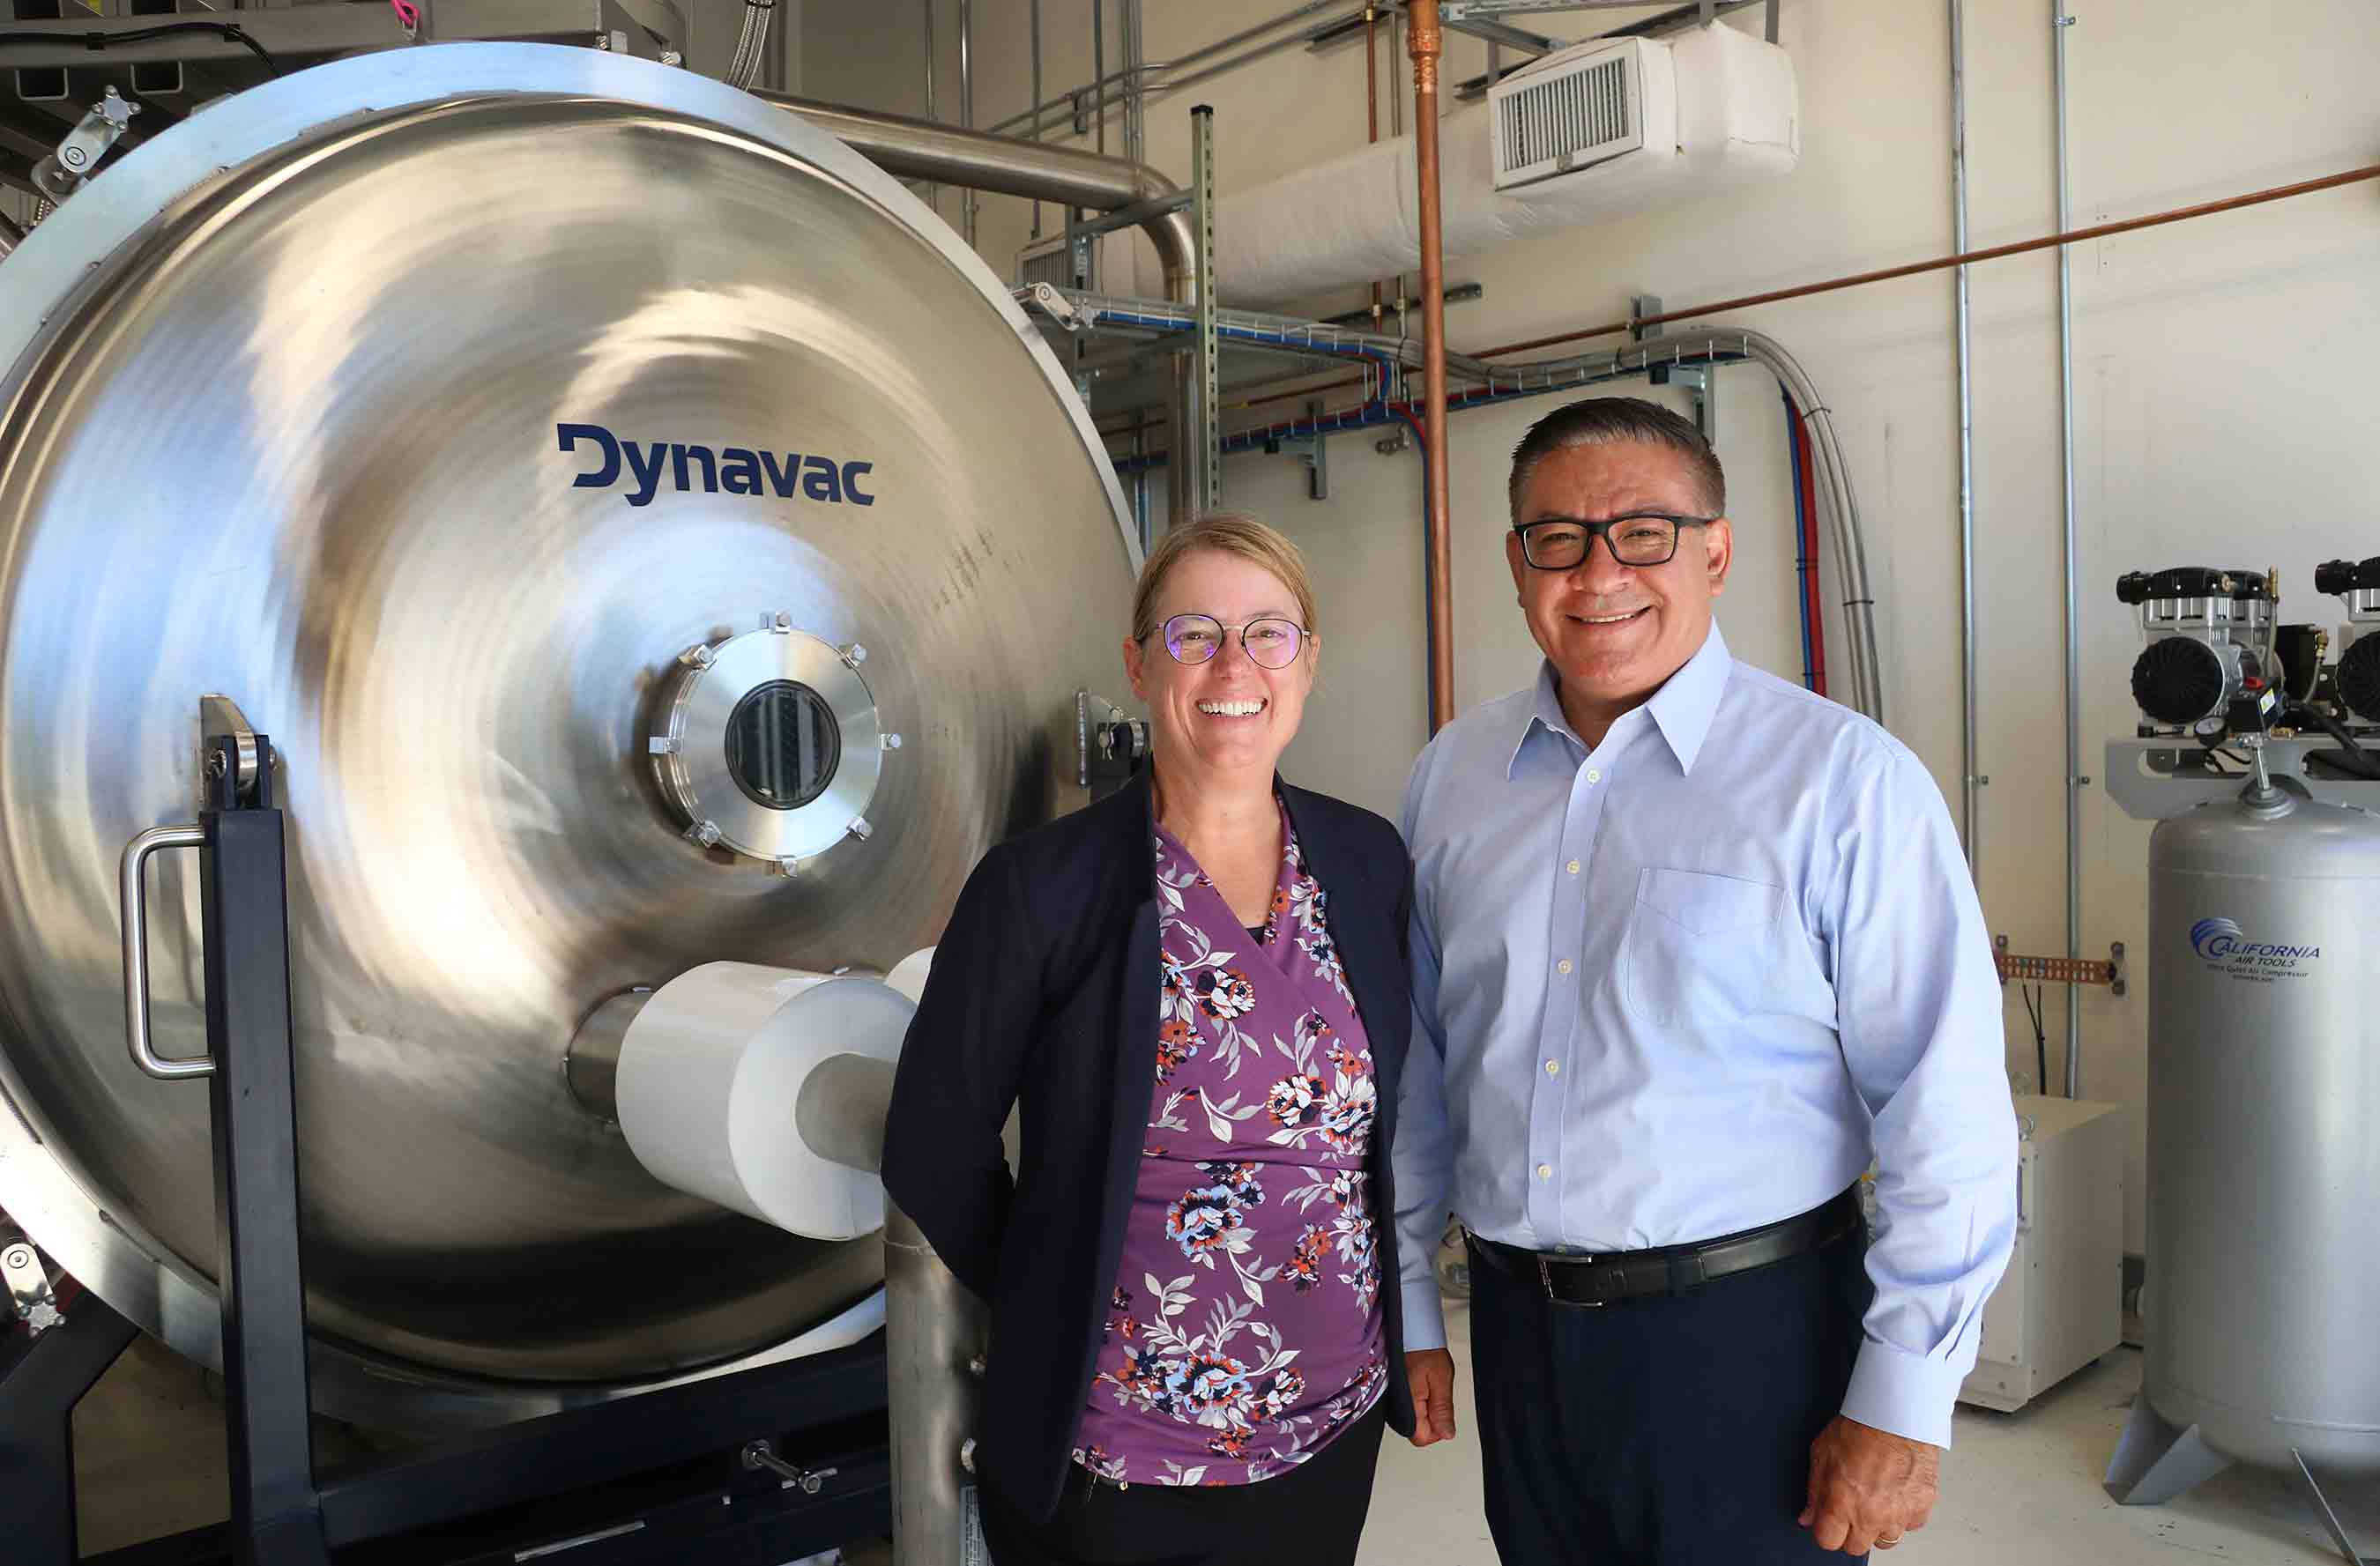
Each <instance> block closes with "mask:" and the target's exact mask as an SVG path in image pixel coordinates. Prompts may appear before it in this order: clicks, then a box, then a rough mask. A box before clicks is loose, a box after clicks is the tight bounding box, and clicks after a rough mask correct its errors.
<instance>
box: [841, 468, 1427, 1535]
mask: <svg viewBox="0 0 2380 1566" xmlns="http://www.w3.org/2000/svg"><path fill="white" fill-rule="evenodd" d="M1132 631H1133V634H1132V636H1131V637H1129V638H1128V639H1127V640H1126V641H1125V642H1124V644H1123V659H1124V667H1125V671H1126V673H1127V674H1129V675H1130V676H1131V679H1132V687H1133V691H1134V693H1135V695H1137V696H1139V697H1140V698H1142V699H1143V700H1145V701H1147V703H1148V707H1149V711H1150V714H1151V722H1150V739H1151V743H1150V766H1149V771H1148V774H1147V783H1146V784H1145V786H1141V787H1135V788H1129V789H1126V790H1124V791H1123V792H1121V793H1119V794H1118V795H1114V796H1113V797H1112V798H1111V799H1108V800H1106V801H1103V802H1102V803H1100V804H1099V805H1097V806H1094V807H1091V808H1090V809H1087V810H1085V811H1083V812H1081V813H1080V814H1078V815H1076V816H1074V817H1071V818H1068V819H1065V820H1062V821H1059V822H1056V823H1054V824H1052V825H1050V826H1048V827H1044V828H1042V829H1040V830H1038V831H1037V832H1032V833H1029V834H1027V835H1026V837H1023V838H1020V839H1018V840H1016V841H1015V842H1014V843H1011V844H1003V845H1002V847H1001V848H998V849H995V850H993V851H992V853H991V854H990V856H987V857H986V858H985V860H984V861H983V863H982V864H981V865H979V866H977V869H976V872H975V875H974V876H973V878H972V879H971V880H969V882H968V885H967V890H966V892H965V893H964V894H962V896H961V898H960V901H959V907H958V910H957V912H956V913H954V914H953V916H952V919H951V926H950V929H949V930H948V932H947V933H945V934H944V936H943V938H942V943H941V947H940V948H939V949H938V953H937V956H936V958H935V962H934V967H933V971H932V975H931V977H930V978H929V981H928V984H927V988H926V991H925V994H924V997H923V999H922V1001H921V1002H920V1004H919V1007H918V1011H917V1020H916V1023H915V1025H914V1026H912V1028H911V1030H910V1034H909V1039H908V1043H907V1044H906V1046H905V1050H904V1052H903V1056H902V1063H901V1069H900V1076H899V1080H898V1083H897V1085H896V1087H895V1090H894V1094H893V1104H892V1118H891V1124H890V1126H889V1128H888V1130H887V1133H886V1137H885V1147H884V1179H885V1184H886V1188H887V1189H888V1190H889V1191H890V1192H891V1193H892V1196H893V1198H894V1199H895V1200H896V1201H898V1202H899V1203H900V1204H901V1206H902V1208H903V1209H904V1210H905V1211H906V1212H908V1213H909V1214H910V1215H911V1216H912V1217H913V1218H915V1219H916V1220H917V1223H918V1226H919V1227H920V1228H921V1229H923V1230H924V1231H925V1232H926V1235H927V1237H928V1238H929V1240H931V1241H932V1242H933V1244H934V1247H935V1249H936V1250H937V1251H938V1252H939V1253H940V1254H941V1256H943V1257H944V1258H945V1259H946V1260H948V1261H949V1262H950V1264H951V1268H952V1270H953V1272H955V1273H957V1274H958V1276H959V1278H960V1279H961V1281H964V1282H965V1283H966V1284H967V1285H968V1286H969V1287H971V1288H974V1289H976V1290H977V1292H978V1293H982V1294H984V1295H985V1297H987V1298H988V1299H990V1300H991V1301H992V1302H993V1307H992V1311H993V1318H992V1341H993V1342H994V1343H995V1345H996V1347H995V1350H994V1353H993V1354H992V1357H991V1362H990V1371H989V1378H988V1380H987V1384H986V1402H985V1409H986V1427H985V1431H984V1435H983V1437H982V1438H981V1442H980V1445H979V1447H978V1449H977V1450H978V1451H979V1452H980V1453H983V1454H984V1462H985V1463H986V1467H985V1480H986V1484H985V1489H984V1497H985V1506H984V1528H985V1534H986V1536H987V1539H988V1541H989V1542H990V1546H991V1554H992V1557H993V1559H995V1560H998V1561H1000V1562H1001V1566H1036V1563H1039V1562H1054V1561H1065V1562H1069V1563H1088V1562H1098V1561H1111V1560H1147V1559H1148V1558H1149V1551H1150V1550H1151V1548H1155V1547H1157V1546H1160V1545H1161V1546H1162V1547H1163V1548H1164V1551H1165V1553H1166V1558H1167V1559H1168V1560H1180V1561H1183V1562H1184V1563H1185V1566H1190V1563H1212V1566H1222V1563H1223V1562H1227V1561H1228V1562H1232V1563H1233V1566H1257V1563H1262V1562H1270V1561H1279V1562H1282V1563H1284V1566H1286V1563H1289V1562H1296V1563H1297V1566H1324V1563H1328V1562H1351V1561H1353V1560H1354V1551H1355V1540H1356V1537H1357V1536H1358V1535H1359V1534H1360V1533H1361V1532H1362V1529H1363V1523H1364V1516H1365V1511H1366V1507H1367V1506H1368V1504H1369V1499H1370V1494H1371V1478H1372V1468H1373V1463H1374V1461H1375V1459H1376V1457H1377V1454H1378V1446H1379V1440H1380V1432H1381V1429H1382V1426H1383V1425H1384V1424H1385V1425H1387V1426H1392V1427H1394V1428H1395V1429H1397V1430H1398V1431H1400V1432H1401V1433H1409V1432H1410V1431H1411V1429H1412V1403H1411V1400H1410V1398H1409V1397H1408V1396H1407V1395H1406V1389H1405V1383H1404V1378H1403V1375H1402V1374H1399V1373H1398V1372H1399V1371H1401V1369H1402V1367H1403V1364H1404V1356H1403V1327H1402V1301H1401V1300H1400V1299H1399V1297H1398V1293H1397V1291H1396V1289H1395V1288H1394V1287H1393V1286H1392V1285H1393V1281H1394V1279H1395V1278H1396V1276H1397V1260H1396V1254H1395V1237H1394V1235H1393V1233H1392V1232H1391V1231H1392V1226H1391V1225H1390V1224H1389V1223H1388V1222H1386V1221H1384V1220H1381V1219H1380V1216H1379V1215H1381V1214H1383V1213H1384V1212H1387V1211H1392V1210H1393V1209H1394V1195H1393V1192H1392V1191H1391V1190H1390V1171H1389V1163H1388V1155H1389V1147H1390V1139H1391V1135H1392V1131H1393V1125H1394V1121H1395V1104H1396V1084H1397V1078H1398V1074H1399V1071H1400V1069H1401V1067H1402V1065H1403V1055H1404V1046H1405V1040H1406V1036H1407V1032H1408V1030H1409V1026H1410V1018H1411V1004H1410V1002H1409V1000H1408V998H1407V989H1406V981H1405V957H1406V944H1405V931H1406V929H1407V927H1408V921H1409V917H1410V908H1411V870H1410V866H1409V863H1408V861H1407V860H1406V857H1405V854H1404V849H1403V844H1401V843H1400V842H1399V841H1398V838H1397V835H1396V832H1395V830H1394V829H1393V828H1391V827H1390V825H1389V823H1388V822H1386V821H1384V820H1382V819H1379V818H1378V817H1377V816H1374V815H1371V814H1370V813H1369V812H1366V811H1364V810H1359V809H1357V808H1355V807H1353V806H1349V805H1345V804H1342V803H1341V802H1340V801H1338V800H1335V799H1330V798H1326V797H1324V796H1323V795H1316V794H1309V793H1307V792H1306V791H1305V790H1303V789H1299V788H1294V787H1292V786H1291V785H1289V784H1288V783H1283V782H1282V781H1281V779H1280V777H1279V776H1278V774H1277V773H1276V771H1275V770H1274V769H1275V768H1276V767H1277V765H1278V764H1279V762H1280V760H1281V752H1282V750H1283V749H1285V748H1286V747H1288V745H1289V742H1290V740H1291V739H1292V738H1293V736H1294V735H1295V734H1296V733H1297V727H1298V722H1299V720H1300V719H1301V718H1302V717H1303V716H1304V714H1305V701H1306V698H1307V697H1308V696H1310V695H1311V694H1312V692H1313V689H1314V673H1315V666H1316V662H1317V661H1318V659H1319V657H1320V655H1321V645H1322V644H1321V638H1320V637H1319V636H1318V635H1317V632H1316V625H1315V607H1314V592H1313V588H1312V586H1311V584H1310V583H1309V582H1308V581H1307V579H1306V575H1305V564H1304V563H1303V562H1302V561H1301V560H1300V559H1299V558H1298V553H1297V550H1296V547H1295V546H1294V545H1293V544H1292V543H1290V541H1289V540H1287V539H1285V538H1283V537H1281V534H1279V533H1278V532H1276V531H1274V530H1273V529H1272V528H1269V527H1266V526H1265V525H1264V524H1263V523H1261V522H1259V521H1257V520H1256V519H1255V518H1253V517H1250V516H1238V515H1219V516H1205V517H1201V518H1199V519H1198V520H1196V521H1194V522H1192V523H1189V524H1187V525H1186V526H1184V527H1182V528H1176V529H1175V530H1174V531H1173V532H1172V533H1170V534H1168V535H1167V537H1166V538H1165V540H1163V542H1161V543H1160V545H1159V546H1158V547H1157V549H1156V550H1155V551H1154V552H1151V554H1150V556H1149V558H1148V561H1147V564H1146V565H1145V566H1144V567H1143V569H1142V572H1141V577H1140V585H1139V589H1138V591H1137V592H1136V593H1135V598H1134V603H1133V626H1132ZM1018 1099H1022V1100H1023V1101H1024V1104H1025V1113H1024V1116H1023V1121H1022V1123H1023V1125H1024V1128H1025V1138H1026V1144H1025V1147H1024V1149H1023V1157H1022V1159H1021V1161H1020V1164H1019V1168H1020V1170H1021V1171H1023V1172H1022V1174H1021V1175H1020V1176H1019V1177H1017V1178H1015V1179H1014V1180H1012V1178H1011V1177H1010V1174H1009V1171H1008V1169H1007V1167H1006V1166H1005V1164H1004V1163H1003V1162H1002V1158H1001V1143H1000V1130H1001V1126H1002V1122H1004V1121H1005V1120H1006V1118H1007V1115H1008V1110H1009V1106H1010V1104H1011V1103H1012V1102H1014V1101H1016V1100H1018ZM1086 1235H1087V1236H1089V1237H1090V1238H1091V1240H1092V1241H1093V1242H1094V1243H1093V1244H1083V1243H1082V1241H1083V1238H1084V1237H1085V1236H1086ZM1384 1285H1387V1286H1384ZM1382 1410H1385V1417H1383V1414H1382V1412H1381V1411H1382Z"/></svg>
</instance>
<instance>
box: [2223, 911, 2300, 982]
mask: <svg viewBox="0 0 2380 1566" xmlns="http://www.w3.org/2000/svg"><path fill="white" fill-rule="evenodd" d="M2190 946H2191V950H2192V951H2193V952H2196V953H2198V954H2199V955H2200V956H2201V957H2204V959H2206V961H2208V962H2210V963H2216V964H2220V965H2222V966H2223V967H2225V968H2226V969H2228V970H2229V971H2230V972H2232V973H2234V974H2237V975H2240V976H2242V977H2257V978H2274V977H2284V976H2293V977H2303V976H2304V975H2305V974H2306V973H2307V972H2308V971H2309V969H2308V965H2310V964H2312V963H2313V962H2315V961H2317V960H2318V959H2320V957H2321V956H2322V948H2321V947H2319V946H2291V945H2287V944H2284V943H2282V942H2280V941H2251V940H2249V939H2248V937H2247V932H2246V931H2244V930H2242V929H2240V924H2239V921H2237V920H2236V919H2225V918H2211V919H2201V920H2199V921H2198V922H2197V923H2196V924H2194V925H2192V926H2191V927H2190Z"/></svg>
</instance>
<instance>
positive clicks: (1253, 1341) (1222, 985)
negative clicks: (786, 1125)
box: [1074, 809, 1387, 1485]
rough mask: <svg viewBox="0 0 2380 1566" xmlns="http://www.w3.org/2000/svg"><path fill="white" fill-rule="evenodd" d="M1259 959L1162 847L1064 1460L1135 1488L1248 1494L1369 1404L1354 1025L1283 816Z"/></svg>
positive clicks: (1361, 1134) (1369, 1274)
mask: <svg viewBox="0 0 2380 1566" xmlns="http://www.w3.org/2000/svg"><path fill="white" fill-rule="evenodd" d="M1281 842H1282V844H1283V845H1284V849H1283V853H1282V855H1281V879H1280V881H1279V883H1278V884H1277V885H1276V886H1275V888H1274V891H1273V897H1272V909H1271V913H1270V915H1269V917H1268V918H1267V921H1266V924H1265V928H1264V932H1263V937H1264V938H1263V940H1262V941H1251V939H1250V937H1249V933H1248V931H1247V929H1245V928H1244V927H1243V926H1242V925H1241V924H1240V922H1239V920H1238V919H1237V918H1236V917H1233V913H1232V909H1231V904H1228V903H1226V902H1225V901H1224V900H1223V895H1222V893H1221V892H1219V891H1218V890H1216V887H1215V883H1214V882H1213V881H1211V880H1208V878H1207V875H1206V873H1205V872H1204V871H1202V870H1201V869H1199V868H1198V865H1197V862H1196V860H1195V859H1193V858H1192V857H1191V856H1190V851H1189V849H1187V848H1185V847H1184V846H1183V844H1182V843H1181V841H1180V840H1179V839H1177V838H1175V837H1174V836H1173V835H1172V833H1171V832H1167V831H1166V830H1165V829H1164V828H1163V827H1160V828H1158V830H1157V844H1156V849H1157V897H1158V912H1159V915H1160V930H1159V937H1158V939H1159V943H1160V948H1161V951H1162V962H1163V969H1164V973H1163V978H1162V983H1163V985H1164V998H1163V1002H1162V1004H1161V1008H1160V1014H1159V1015H1160V1024H1159V1027H1158V1047H1157V1081H1156V1083H1155V1085H1154V1091H1153V1093H1152V1094H1151V1096H1150V1100H1149V1111H1148V1129H1147V1141H1146V1142H1145V1143H1144V1144H1143V1148H1142V1156H1141V1161H1140V1181H1139V1185H1138V1187H1137V1189H1136V1190H1135V1192H1134V1194H1133V1204H1132V1212H1131V1216H1130V1218H1129V1219H1127V1220H1126V1222H1125V1228H1124V1244H1123V1265H1122V1266H1121V1267H1120V1268H1119V1269H1118V1277H1117V1281H1116V1287H1115V1294H1114V1297H1113V1298H1112V1300H1111V1302H1110V1305H1111V1308H1110V1310H1109V1313H1108V1324H1107V1333H1106V1341H1104V1343H1103V1344H1102V1345H1101V1347H1100V1350H1099V1360H1098V1375H1097V1378H1095V1379H1094V1380H1093V1382H1092V1383H1091V1400H1090V1405H1089V1408H1088V1409H1087V1412H1086V1413H1085V1414H1084V1416H1083V1423H1082V1427H1081V1434H1080V1437H1079V1439H1080V1441H1081V1443H1082V1444H1081V1446H1080V1447H1079V1448H1078V1449H1077V1450H1076V1451H1075V1454H1074V1455H1075V1462H1076V1463H1081V1464H1082V1465H1083V1466H1084V1467H1086V1468H1088V1469H1090V1470H1091V1471H1092V1472H1093V1473H1095V1474H1098V1475H1101V1476H1103V1477H1105V1478H1109V1479H1114V1480H1118V1481H1123V1482H1129V1483H1135V1484H1160V1485H1240V1484H1253V1483H1255V1482H1257V1480H1260V1479H1266V1478H1269V1477H1271V1476H1273V1475H1278V1474H1281V1473H1284V1472H1286V1471H1287V1470H1288V1469H1290V1468H1291V1467H1293V1466H1294V1465H1296V1464H1297V1463H1304V1462H1305V1460H1306V1459H1308V1458H1310V1457H1312V1456H1313V1455H1314V1454H1315V1453H1316V1452H1318V1451H1320V1450H1321V1449H1322V1448H1323V1447H1325V1446H1327V1445H1328V1444H1329V1443H1330V1440H1331V1439H1332V1438H1333V1437H1334V1436H1336V1435H1337V1434H1338V1432H1339V1431H1340V1430H1341V1429H1342V1427H1343V1426H1346V1425H1347V1424H1348V1423H1349V1422H1350V1421H1352V1420H1354V1419H1355V1418H1357V1417H1358V1416H1360V1415H1362V1414H1365V1413H1366V1412H1367V1411H1368V1410H1369V1409H1370V1408H1371V1406H1372V1405H1373V1403H1374V1402H1377V1401H1378V1398H1379V1395H1380V1393H1381V1391H1382V1390H1383V1389H1384V1387H1385V1386H1386V1384H1387V1368H1386V1366H1385V1364H1384V1351H1383V1347H1382V1336H1381V1325H1380V1303H1379V1297H1380V1269H1379V1258H1378V1253H1377V1251H1376V1249H1375V1247H1374V1232H1373V1222H1374V1214H1373V1212H1372V1210H1371V1203H1370V1192H1369V1188H1368V1187H1369V1184H1370V1183H1369V1181H1368V1179H1367V1178H1366V1174H1365V1172H1364V1158H1365V1153H1366V1149H1367V1148H1368V1147H1369V1146H1370V1144H1371V1137H1372V1123H1373V1119H1374V1117H1375V1115H1376V1113H1377V1111H1378V1089H1377V1086H1376V1084H1375V1081H1374V1078H1373V1074H1372V1056H1371V1050H1370V1047H1369V1045H1368V1043H1367V1042H1366V1038H1365V1034H1364V1025H1363V1021H1362V1019H1361V1018H1360V1017H1358V1016H1357V1015H1356V1013H1355V1004H1354V998H1353V997H1352V996H1351V995H1350V994H1349V993H1348V990H1347V977H1346V973H1345V970H1344V969H1343V968H1342V966H1341V965H1340V962H1339V953H1338V950H1337V948H1336V947H1335V946H1333V944H1332V943H1331V939H1330V924H1329V921H1328V920H1327V919H1326V918H1325V917H1324V915H1323V905H1324V903H1325V900H1326V899H1325V895H1324V892H1323V891H1322V888H1321V887H1320V886H1318V885H1317V884H1316V883H1315V880H1314V878H1313V876H1312V875H1311V874H1309V873H1308V872H1307V870H1306V868H1305V861H1304V858H1303V856H1301V855H1300V854H1299V852H1298V847H1297V839H1296V835H1295V833H1294V832H1293V830H1292V829H1291V826H1290V820H1289V813H1288V811H1287V810H1286V809H1283V810H1282V811H1281Z"/></svg>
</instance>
